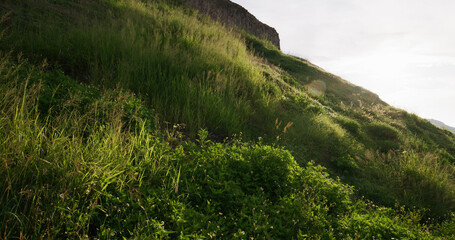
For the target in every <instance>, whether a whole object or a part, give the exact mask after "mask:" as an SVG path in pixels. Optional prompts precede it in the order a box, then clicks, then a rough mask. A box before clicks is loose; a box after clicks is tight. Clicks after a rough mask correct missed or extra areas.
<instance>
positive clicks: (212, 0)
mask: <svg viewBox="0 0 455 240" xmlns="http://www.w3.org/2000/svg"><path fill="white" fill-rule="evenodd" d="M184 2H185V4H186V5H187V7H189V8H194V9H196V10H198V11H199V12H200V13H203V14H206V15H208V16H210V17H211V18H213V19H214V20H216V21H219V22H221V23H223V24H225V25H227V26H230V27H238V28H241V29H243V30H245V31H246V32H248V33H250V34H253V35H255V36H256V37H258V38H260V39H266V40H269V41H270V42H272V43H273V44H274V45H275V46H277V47H278V48H280V37H279V35H278V32H277V31H276V30H275V29H274V28H272V27H270V26H268V25H266V24H264V23H262V22H261V21H259V20H258V19H256V17H255V16H253V15H252V14H251V13H249V12H248V10H246V9H245V8H243V7H242V6H240V5H238V4H236V3H233V2H231V1H229V0H184Z"/></svg>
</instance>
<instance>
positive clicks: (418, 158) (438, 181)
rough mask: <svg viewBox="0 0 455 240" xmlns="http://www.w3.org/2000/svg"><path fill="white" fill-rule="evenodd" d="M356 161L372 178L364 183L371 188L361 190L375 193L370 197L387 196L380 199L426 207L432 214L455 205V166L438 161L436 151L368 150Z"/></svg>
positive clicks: (435, 214) (443, 212)
mask: <svg viewBox="0 0 455 240" xmlns="http://www.w3.org/2000/svg"><path fill="white" fill-rule="evenodd" d="M359 165H360V167H361V170H362V172H363V174H368V175H369V176H368V179H370V181H372V182H371V183H370V184H368V185H364V186H363V187H365V188H370V189H369V190H367V189H362V191H364V192H366V193H367V194H368V193H369V194H374V195H376V194H377V195H376V196H372V197H373V198H379V199H381V198H387V197H388V198H391V199H382V200H383V201H384V202H389V204H391V203H392V202H393V201H397V202H399V203H400V204H403V205H406V206H415V207H419V208H422V209H424V208H425V209H429V210H431V212H430V215H433V216H443V215H444V214H447V213H449V212H450V211H453V210H454V208H455V201H454V199H455V179H454V174H455V168H454V167H453V165H450V164H445V163H441V162H440V160H439V155H437V154H435V153H433V154H432V153H428V152H427V153H419V152H416V151H413V150H408V151H404V152H403V153H396V152H389V153H379V152H374V151H367V152H366V153H365V157H364V158H362V160H361V161H360V164H359ZM374 179H376V180H374ZM365 183H366V182H365ZM392 199H393V200H392Z"/></svg>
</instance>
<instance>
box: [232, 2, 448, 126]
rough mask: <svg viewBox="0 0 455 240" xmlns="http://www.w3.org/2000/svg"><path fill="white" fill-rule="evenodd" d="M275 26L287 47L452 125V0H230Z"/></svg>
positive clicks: (399, 103) (404, 105) (404, 106)
mask: <svg viewBox="0 0 455 240" xmlns="http://www.w3.org/2000/svg"><path fill="white" fill-rule="evenodd" d="M232 1H233V2H236V3H238V4H240V5H242V6H244V7H245V8H246V9H248V10H249V11H250V12H251V13H252V14H253V15H255V16H256V17H257V18H258V19H259V20H261V21H262V22H264V23H266V24H268V25H270V26H272V27H274V28H275V29H276V30H277V31H278V33H279V34H280V38H281V49H282V51H283V52H284V53H288V54H292V55H296V56H299V57H303V58H306V59H308V60H310V61H311V62H313V63H314V64H316V65H319V66H320V67H322V68H324V69H326V70H327V71H329V72H331V73H333V74H336V75H339V76H341V77H342V78H344V79H346V80H348V81H350V82H352V83H354V84H356V85H359V86H362V87H364V88H366V89H368V90H370V91H372V92H375V93H377V94H378V95H379V96H380V97H381V98H382V99H383V100H384V101H386V102H387V103H389V104H391V105H393V106H396V107H399V108H402V109H405V110H407V111H409V112H412V113H416V114H417V115H419V116H421V117H424V118H434V119H437V120H440V121H443V122H445V123H446V124H448V125H451V126H455V107H454V104H455V1H454V0H311V1H310V0H280V1H277V0H232Z"/></svg>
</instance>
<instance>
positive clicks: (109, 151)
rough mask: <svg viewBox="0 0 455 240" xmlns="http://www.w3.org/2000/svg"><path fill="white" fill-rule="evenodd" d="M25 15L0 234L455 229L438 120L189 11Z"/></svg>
mask: <svg viewBox="0 0 455 240" xmlns="http://www.w3.org/2000/svg"><path fill="white" fill-rule="evenodd" d="M10 11H11V13H10V14H9V15H8V17H3V18H2V20H0V24H1V29H6V30H5V31H1V33H0V36H2V35H3V38H1V37H0V43H1V44H0V114H1V115H0V143H1V144H0V161H1V167H0V189H2V190H1V191H2V192H1V194H0V206H1V207H0V222H2V223H3V224H2V225H0V234H1V236H2V238H7V239H8V238H21V237H22V238H32V239H34V238H50V239H53V238H101V239H122V238H126V239H207V238H221V239H231V238H235V239H248V238H254V239H257V238H259V239H264V238H267V239H373V238H375V239H392V238H397V239H428V238H438V237H441V238H448V239H450V237H451V236H452V235H453V230H452V229H453V226H454V224H453V219H452V218H451V214H452V213H453V211H454V208H455V205H454V203H455V195H454V192H455V187H454V186H455V181H454V179H453V175H454V171H455V170H454V166H453V163H454V159H455V158H454V156H455V155H454V153H455V152H454V146H455V145H454V143H455V136H454V135H453V134H449V133H448V132H445V131H442V130H440V129H438V128H436V127H434V126H432V125H431V124H430V123H429V122H428V121H425V120H423V119H420V118H419V117H417V116H415V115H412V114H408V113H406V112H404V111H402V110H398V109H394V108H392V107H390V106H387V105H386V104H385V103H383V102H382V101H381V100H380V99H379V98H378V97H377V96H376V95H374V94H372V93H370V92H368V91H366V90H364V89H362V88H360V87H356V86H354V85H352V84H350V83H348V82H346V81H344V80H342V79H340V78H338V77H336V76H334V75H332V74H329V73H327V72H325V71H324V70H322V69H320V68H318V67H317V66H314V65H312V64H311V63H309V62H308V61H306V60H303V59H300V58H297V57H292V56H287V55H285V54H283V53H281V52H280V51H279V50H278V49H276V47H274V46H273V45H272V44H270V43H268V42H264V41H262V40H259V39H257V38H255V37H252V36H250V35H248V34H247V33H244V32H243V33H238V32H236V31H235V30H228V29H226V28H225V27H223V26H221V25H220V24H217V23H215V22H213V21H212V20H210V19H208V18H206V17H203V16H200V15H198V14H197V13H196V12H195V11H191V10H188V9H183V8H182V6H181V2H180V1H167V0H163V1H161V0H160V1H137V0H131V1H123V0H122V1H119V0H99V1H72V0H58V1H44V0H34V1H30V0H24V1H12V0H5V1H2V2H1V3H0V14H2V15H3V13H4V12H10ZM11 50H13V51H12V54H14V55H18V56H19V57H18V58H17V59H13V58H11V57H10V55H9V54H5V52H10V51H11ZM21 56H25V57H27V58H28V60H25V59H24V58H23V57H21ZM43 59H46V60H45V61H43ZM312 84H313V85H316V86H323V87H322V88H321V89H320V91H319V92H317V94H312V93H314V91H313V90H315V89H314V88H312V87H314V86H313V85H312ZM242 133H243V134H242ZM230 135H232V136H233V137H228V136H230ZM242 137H244V138H245V139H246V142H244V141H243V140H242ZM258 137H259V139H260V140H259V142H258V143H256V142H254V141H253V140H255V139H257V138H258ZM222 139H224V142H223V143H220V142H222ZM213 141H218V142H213ZM286 149H288V150H290V151H288V150H286ZM319 164H320V165H323V166H324V167H322V166H320V165H319ZM329 173H330V175H329ZM338 176H339V178H338ZM345 183H350V184H351V185H353V186H355V190H356V191H354V188H353V187H352V186H349V185H346V184H345ZM362 195H364V196H366V197H367V198H368V199H369V200H372V201H373V202H374V204H373V203H371V202H369V201H367V200H362V198H361V196H362ZM359 199H360V200H359ZM396 203H398V205H395V204H396ZM375 204H376V205H383V206H376V205H375ZM404 206H406V207H404ZM427 217H431V218H433V217H435V218H436V220H432V219H428V218H427Z"/></svg>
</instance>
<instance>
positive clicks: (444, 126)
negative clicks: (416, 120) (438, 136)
mask: <svg viewBox="0 0 455 240" xmlns="http://www.w3.org/2000/svg"><path fill="white" fill-rule="evenodd" d="M428 121H430V122H431V123H433V124H434V125H436V126H438V127H440V128H444V129H447V130H449V131H451V132H453V133H455V127H451V126H448V125H446V124H445V123H443V122H441V121H438V120H435V119H428Z"/></svg>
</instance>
